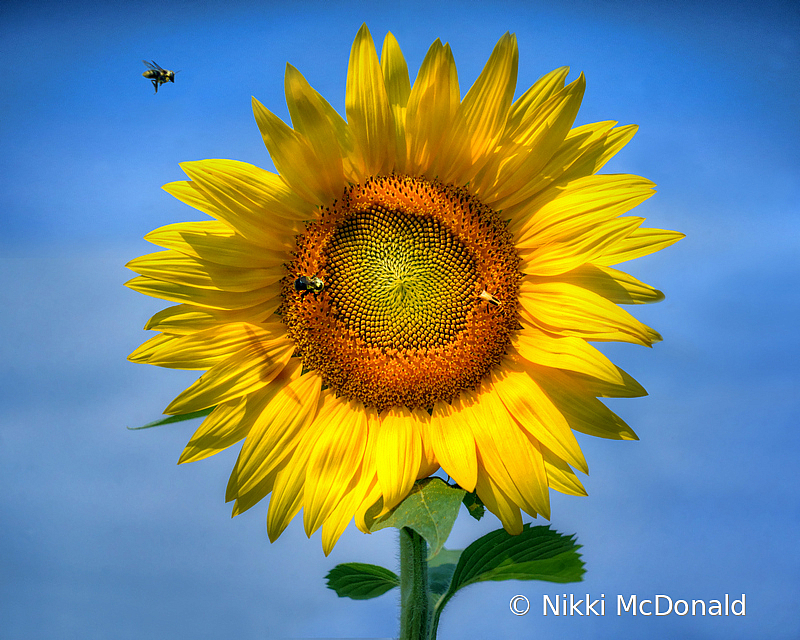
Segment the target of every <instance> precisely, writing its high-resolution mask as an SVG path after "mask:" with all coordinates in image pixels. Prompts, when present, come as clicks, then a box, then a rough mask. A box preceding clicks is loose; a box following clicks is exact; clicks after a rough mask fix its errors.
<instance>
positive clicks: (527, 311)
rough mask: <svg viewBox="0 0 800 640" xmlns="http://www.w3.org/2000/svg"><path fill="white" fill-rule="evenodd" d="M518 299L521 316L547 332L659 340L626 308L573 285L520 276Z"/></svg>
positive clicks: (599, 338)
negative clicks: (534, 280) (527, 279)
mask: <svg viewBox="0 0 800 640" xmlns="http://www.w3.org/2000/svg"><path fill="white" fill-rule="evenodd" d="M519 301H520V303H521V305H520V309H521V311H522V314H523V317H524V318H526V319H527V321H528V322H531V323H532V324H534V325H536V326H537V327H539V328H540V329H541V330H543V331H547V332H550V333H555V334H559V335H567V336H577V337H579V338H583V339H584V340H596V341H617V342H633V343H635V344H641V345H644V346H648V347H649V346H652V344H653V343H654V342H659V341H660V340H661V336H660V335H659V334H658V333H657V332H656V331H654V330H653V329H651V328H650V327H648V326H647V325H645V324H642V323H641V322H639V321H638V320H637V319H636V318H634V317H633V316H632V315H631V314H629V313H628V312H627V311H623V310H622V309H620V308H619V307H618V306H617V305H615V304H614V303H612V302H609V301H608V300H606V299H605V298H602V297H600V296H599V295H597V294H596V293H592V292H591V291H587V290H586V289H582V288H581V287H577V286H575V285H573V284H567V283H563V282H531V281H526V279H525V278H523V280H522V283H521V285H520V294H519Z"/></svg>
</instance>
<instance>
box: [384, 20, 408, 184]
mask: <svg viewBox="0 0 800 640" xmlns="http://www.w3.org/2000/svg"><path fill="white" fill-rule="evenodd" d="M381 71H382V72H383V79H384V82H385V83H386V97H387V98H388V99H389V107H390V108H391V110H392V116H393V119H394V131H395V149H396V150H397V162H396V165H395V166H396V170H397V171H398V172H400V173H402V172H404V171H405V169H406V154H405V149H406V132H405V125H406V107H407V106H408V96H409V95H410V94H411V82H410V81H409V77H408V66H407V65H406V60H405V58H404V57H403V52H402V51H401V50H400V45H399V44H398V43H397V39H396V38H395V37H394V35H392V34H391V33H387V34H386V38H384V40H383V49H382V50H381Z"/></svg>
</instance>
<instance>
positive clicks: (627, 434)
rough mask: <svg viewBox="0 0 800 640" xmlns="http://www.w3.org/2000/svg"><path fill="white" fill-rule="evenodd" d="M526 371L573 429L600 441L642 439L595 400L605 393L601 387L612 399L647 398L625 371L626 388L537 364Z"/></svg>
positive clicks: (527, 367) (529, 366) (528, 367)
mask: <svg viewBox="0 0 800 640" xmlns="http://www.w3.org/2000/svg"><path fill="white" fill-rule="evenodd" d="M525 369H526V371H527V372H528V374H529V375H530V376H531V377H532V378H533V379H534V380H535V381H536V383H537V384H538V385H539V386H540V387H541V388H542V389H543V390H544V391H545V393H547V395H548V396H549V397H550V399H551V400H552V401H553V404H555V406H556V407H558V410H559V411H560V412H561V414H562V415H563V416H564V417H565V418H566V420H567V422H568V423H569V426H570V428H572V429H574V430H575V431H580V432H581V433H586V434H588V435H592V436H596V437H598V438H608V439H612V440H638V439H639V438H638V436H637V435H636V433H634V431H633V429H631V428H630V427H629V426H628V425H627V424H625V422H624V421H623V420H622V419H621V418H620V417H619V416H617V415H616V414H615V413H613V412H612V411H611V410H610V409H609V408H608V407H606V406H605V405H604V404H603V403H602V402H600V400H598V399H597V398H596V397H595V396H596V395H598V392H599V391H603V388H601V387H598V385H603V387H605V390H607V391H611V393H607V394H605V395H609V396H611V395H613V396H617V397H623V396H624V397H635V396H641V395H647V393H646V392H645V391H644V389H642V388H641V387H640V386H639V385H638V383H636V381H635V380H633V378H631V377H630V376H629V375H628V374H626V373H625V372H624V371H621V370H620V373H622V374H623V377H624V378H625V380H626V385H627V388H626V387H623V386H622V385H610V384H609V383H605V382H602V383H598V382H597V381H596V380H593V379H581V378H580V377H578V376H574V375H570V374H568V373H567V372H564V371H559V370H554V369H550V368H545V367H540V366H537V365H528V366H526V367H525ZM593 387H594V388H593ZM637 388H638V391H637ZM615 390H616V392H615Z"/></svg>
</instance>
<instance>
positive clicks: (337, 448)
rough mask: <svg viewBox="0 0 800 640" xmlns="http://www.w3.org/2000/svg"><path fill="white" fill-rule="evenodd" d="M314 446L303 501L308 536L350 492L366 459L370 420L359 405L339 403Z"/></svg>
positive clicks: (352, 402)
mask: <svg viewBox="0 0 800 640" xmlns="http://www.w3.org/2000/svg"><path fill="white" fill-rule="evenodd" d="M339 404H340V407H339V409H338V411H337V412H336V413H335V414H334V415H332V416H331V417H330V418H329V420H328V421H327V424H326V425H325V426H324V427H323V428H321V433H320V435H319V437H318V438H317V440H316V442H315V443H314V445H313V449H312V451H311V455H310V457H309V460H308V468H307V469H306V481H305V498H304V500H303V524H304V525H305V530H306V534H307V535H309V536H310V535H311V534H312V533H314V531H316V530H317V529H318V528H319V527H320V526H322V523H323V522H324V521H325V520H326V519H327V518H328V516H329V515H330V514H331V512H332V511H333V509H334V508H335V507H336V505H337V504H338V502H339V500H340V499H341V498H342V497H343V496H344V494H345V493H346V491H347V490H348V488H349V485H350V481H351V480H352V479H353V477H354V476H355V473H356V471H357V470H358V468H359V467H360V465H361V461H362V459H363V456H364V448H365V446H366V441H367V420H366V415H365V413H364V410H363V407H359V405H358V403H356V402H355V401H350V402H345V401H344V400H341V399H340V400H339Z"/></svg>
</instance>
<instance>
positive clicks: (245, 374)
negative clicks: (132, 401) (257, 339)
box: [164, 338, 295, 415]
mask: <svg viewBox="0 0 800 640" xmlns="http://www.w3.org/2000/svg"><path fill="white" fill-rule="evenodd" d="M294 349H295V345H294V343H293V342H291V341H290V340H288V339H283V338H281V339H278V340H272V341H269V342H263V343H259V344H255V345H251V346H248V347H245V348H244V349H242V350H241V351H238V352H237V353H235V354H234V355H232V356H230V357H229V358H226V359H225V360H223V361H222V362H220V363H218V364H216V365H214V366H213V367H212V368H211V369H209V370H208V372H206V373H205V374H203V375H202V376H200V378H199V379H198V380H197V381H196V382H195V383H194V384H193V385H192V386H191V387H189V388H188V389H186V390H185V391H184V392H183V393H181V394H180V395H179V396H178V397H177V398H175V400H173V401H172V402H171V403H170V405H169V406H168V407H167V408H166V409H165V410H164V413H166V414H168V415H179V414H182V413H191V412H192V411H199V410H201V409H206V408H207V407H213V406H215V405H218V404H219V403H220V402H226V401H228V400H233V399H234V398H238V397H239V396H242V395H245V394H247V393H252V392H254V391H258V390H259V389H261V388H262V387H264V386H265V385H267V384H269V383H270V382H271V381H272V379H273V378H275V376H277V375H278V374H279V373H280V372H281V370H282V369H283V368H284V367H285V366H286V363H287V361H288V360H289V357H290V356H291V355H292V352H293V351H294Z"/></svg>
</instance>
